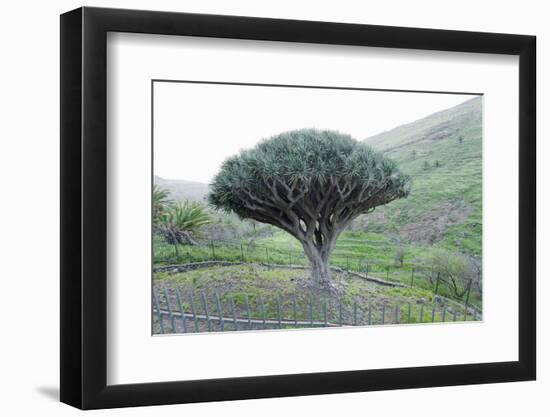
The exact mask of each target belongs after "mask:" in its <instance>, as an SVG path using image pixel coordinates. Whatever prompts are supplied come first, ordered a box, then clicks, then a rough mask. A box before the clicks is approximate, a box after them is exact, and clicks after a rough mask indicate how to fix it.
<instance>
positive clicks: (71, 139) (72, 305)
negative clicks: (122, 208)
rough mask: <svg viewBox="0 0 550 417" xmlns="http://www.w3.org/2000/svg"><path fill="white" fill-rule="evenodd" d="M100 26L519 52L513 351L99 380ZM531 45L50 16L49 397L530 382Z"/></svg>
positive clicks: (88, 401) (128, 15) (81, 402)
mask: <svg viewBox="0 0 550 417" xmlns="http://www.w3.org/2000/svg"><path fill="white" fill-rule="evenodd" d="M108 32H131V33H147V34H163V35H174V36H178V35H187V36H199V37H216V38H235V39H254V40H270V41H286V42H305V43H319V44H333V45H358V46H371V47H383V48H404V49H421V50H440V51H456V52H477V53H490V54H507V55H517V56H519V103H518V106H519V138H520V140H519V155H518V157H519V271H518V272H519V277H520V280H519V293H518V297H519V360H518V361H514V362H496V363H477V364H467V365H445V366H424V367H412V368H397V369H375V370H356V371H343V372H325V373H309V374H292V375H273V376H256V377H239V378H224V379H209V380H199V381H178V382H162V383H142V384H132V385H112V386H109V385H107V383H106V380H107V379H106V376H107V335H106V329H107V311H106V310H107V309H106V307H107V305H106V299H107V284H106V283H107V272H106V271H107V249H106V248H107V181H108V178H107V133H106V132H107V110H106V93H107V87H106V86H107V73H106V46H107V42H106V39H107V33H108ZM535 45H536V38H535V37H534V36H524V35H510V34H495V33H481V32H462V31H448V30H432V29H416V28H404V27H388V26H372V25H358V24H341V23H326V22H312V21H295V20H279V19H265V18H252V17H237V16H218V15H201V14H186V13H171V12H156V11H137V10H120V9H103V8H88V7H84V8H79V9H76V10H73V11H70V12H68V13H65V14H63V15H61V53H60V57H61V91H60V93H61V310H60V314H61V401H62V402H64V403H67V404H70V405H72V406H75V407H78V408H82V409H96V408H112V407H124V406H143V405H156V404H175V403H191V402H201V401H219V400H238V399H251V398H266V397H282V396H299V395H314V394H328V393H344V392H357V391H376V390H388V389H402V388H421V387H435V386H450V385H464V384H481V383H496V382H507V381H525V380H534V379H535V377H536V314H535V311H536V304H535V302H536V284H535V283H536V259H535V257H536V255H535V254H536V250H535V249H536V203H535V202H536V183H535V181H536V141H535V135H536V131H535V123H536V120H535V107H536V91H535V87H536V84H535V83H536V82H535V79H536V77H535V75H536V74H535V67H536V65H535V62H536V57H535V50H536V47H535ZM489 157H490V156H489Z"/></svg>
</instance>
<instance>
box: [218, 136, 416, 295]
mask: <svg viewBox="0 0 550 417" xmlns="http://www.w3.org/2000/svg"><path fill="white" fill-rule="evenodd" d="M409 187H410V180H409V177H408V176H407V175H404V174H402V173H401V172H400V171H399V170H398V169H397V165H396V164H395V162H393V161H392V160H390V159H388V158H385V157H383V156H382V155H381V154H380V153H378V152H376V151H374V150H373V149H371V148H370V147H369V146H367V145H366V144H364V143H361V142H358V141H356V140H354V139H353V138H352V137H351V136H348V135H345V134H342V133H338V132H334V131H320V130H315V129H303V130H295V131H291V132H286V133H282V134H280V135H277V136H274V137H272V138H270V139H267V140H264V141H262V142H261V143H259V144H258V145H257V146H256V147H255V148H253V149H250V150H245V151H242V152H241V153H240V154H239V155H237V156H234V157H232V158H230V159H228V160H227V161H225V162H224V164H223V166H222V168H221V170H220V171H219V173H218V174H217V175H216V177H215V178H214V181H213V183H212V186H211V191H210V193H209V195H208V200H209V202H210V204H211V205H212V206H213V207H215V208H216V209H220V210H226V211H233V212H235V213H237V214H238V215H239V216H240V217H242V218H246V219H254V220H257V221H258V222H262V223H268V224H271V225H273V226H276V227H278V228H280V229H283V230H285V231H286V232H288V233H290V234H291V235H292V236H294V237H295V238H296V239H297V240H298V241H299V242H300V243H301V244H302V247H303V249H304V252H305V254H306V255H307V257H308V258H309V260H310V263H311V268H312V273H311V276H312V280H313V282H314V283H315V284H316V285H318V286H320V287H329V286H330V272H329V271H330V269H329V261H330V256H331V254H332V251H333V249H334V247H335V245H336V240H337V238H338V236H339V235H340V233H342V231H343V230H344V229H345V228H346V226H348V225H349V224H350V222H351V221H352V220H354V219H355V218H357V217H358V216H359V215H360V214H362V213H368V212H371V211H373V210H374V208H375V207H377V206H380V205H383V204H386V203H389V202H390V201H393V200H395V199H398V198H401V197H406V196H407V195H408V194H409Z"/></svg>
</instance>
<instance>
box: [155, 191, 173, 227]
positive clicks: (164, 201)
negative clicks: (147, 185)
mask: <svg viewBox="0 0 550 417" xmlns="http://www.w3.org/2000/svg"><path fill="white" fill-rule="evenodd" d="M169 195H170V193H169V192H168V190H165V189H163V188H161V187H159V186H158V185H156V184H154V185H153V224H155V225H156V224H158V223H160V222H162V221H163V217H164V216H165V214H166V211H167V210H168V209H169V207H170V206H171V205H172V203H173V202H172V200H171V199H170V198H169Z"/></svg>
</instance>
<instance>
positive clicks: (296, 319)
mask: <svg viewBox="0 0 550 417" xmlns="http://www.w3.org/2000/svg"><path fill="white" fill-rule="evenodd" d="M292 309H293V311H294V327H298V312H297V311H296V293H294V294H292Z"/></svg>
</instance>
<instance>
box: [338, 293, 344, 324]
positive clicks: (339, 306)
mask: <svg viewBox="0 0 550 417" xmlns="http://www.w3.org/2000/svg"><path fill="white" fill-rule="evenodd" d="M338 315H339V317H338V321H339V323H340V326H342V324H343V318H344V314H343V308H342V299H341V298H338Z"/></svg>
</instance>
